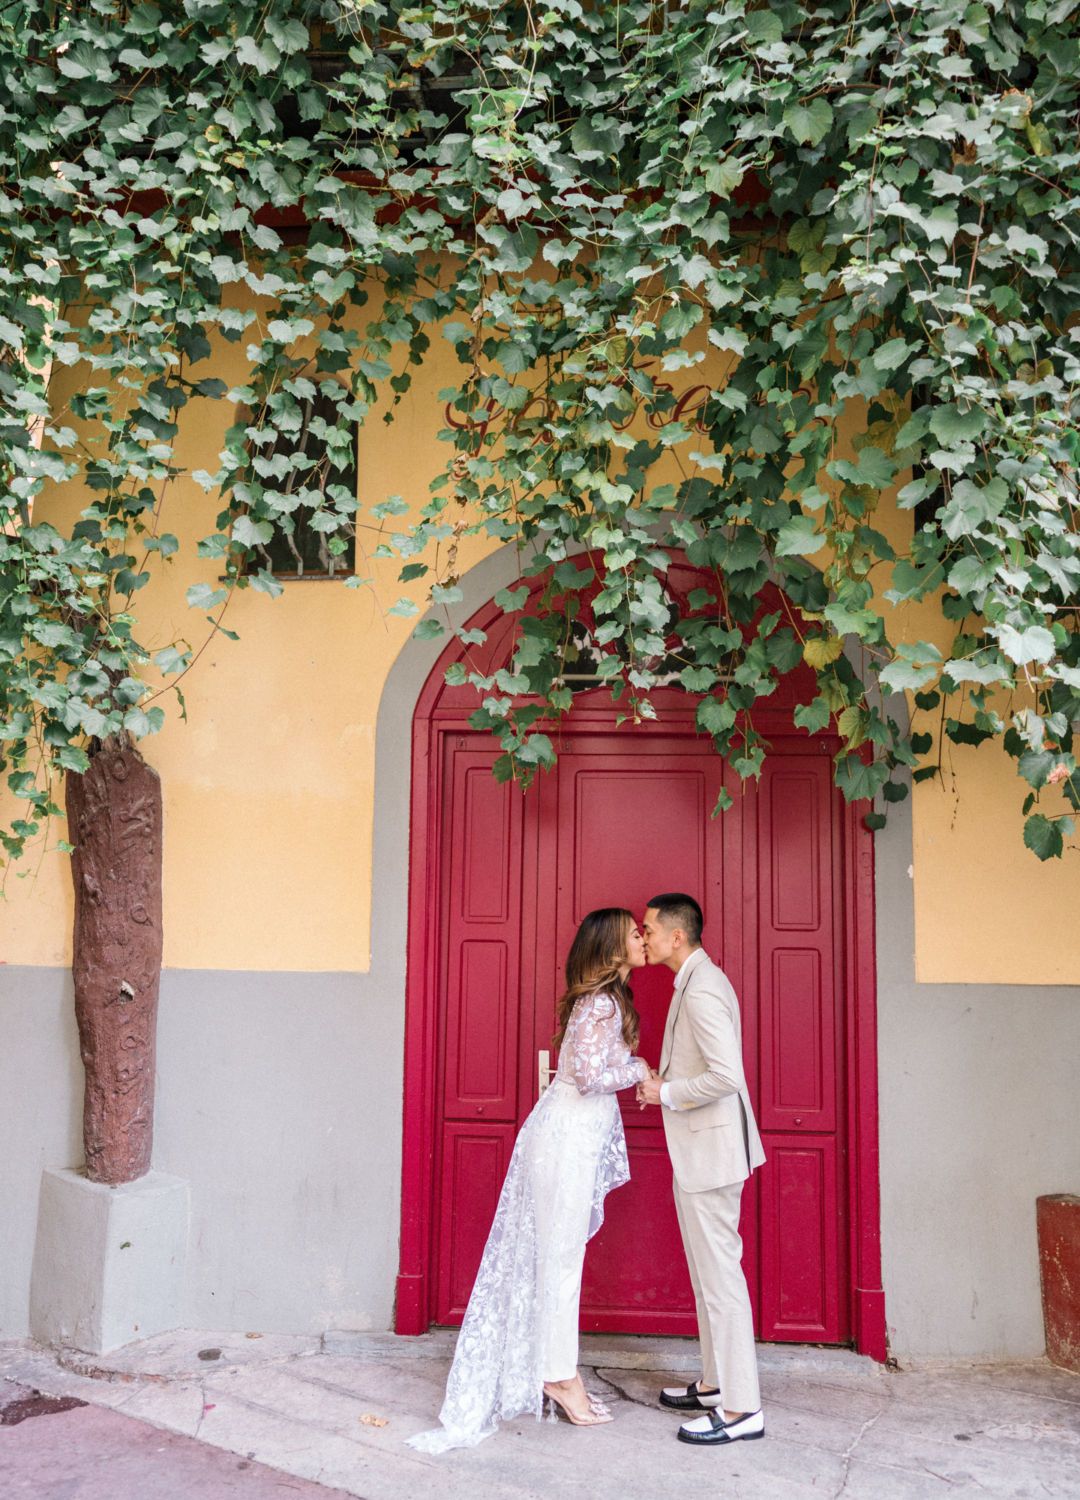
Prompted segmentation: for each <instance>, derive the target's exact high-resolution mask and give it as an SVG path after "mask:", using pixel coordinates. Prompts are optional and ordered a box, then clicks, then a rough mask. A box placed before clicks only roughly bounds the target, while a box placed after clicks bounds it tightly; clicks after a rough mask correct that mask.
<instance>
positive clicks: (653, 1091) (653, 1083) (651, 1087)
mask: <svg viewBox="0 0 1080 1500" xmlns="http://www.w3.org/2000/svg"><path fill="white" fill-rule="evenodd" d="M662 1082H663V1079H662V1078H661V1077H660V1074H659V1073H658V1072H657V1071H656V1069H655V1068H650V1069H649V1076H648V1078H646V1079H645V1080H644V1081H643V1082H642V1083H639V1084H638V1086H637V1102H638V1109H644V1108H645V1106H646V1105H647V1104H659V1103H660V1085H661V1083H662Z"/></svg>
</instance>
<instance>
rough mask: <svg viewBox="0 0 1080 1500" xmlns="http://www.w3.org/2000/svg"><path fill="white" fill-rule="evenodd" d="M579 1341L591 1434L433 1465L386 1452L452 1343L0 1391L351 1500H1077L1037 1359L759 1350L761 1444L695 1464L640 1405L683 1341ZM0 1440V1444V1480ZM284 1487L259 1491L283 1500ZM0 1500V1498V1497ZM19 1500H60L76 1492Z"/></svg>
mask: <svg viewBox="0 0 1080 1500" xmlns="http://www.w3.org/2000/svg"><path fill="white" fill-rule="evenodd" d="M582 1344H583V1348H582V1360H583V1374H585V1377H586V1384H587V1385H588V1386H589V1388H590V1389H591V1390H594V1391H597V1392H599V1393H601V1394H602V1395H603V1396H604V1397H605V1399H607V1400H608V1401H609V1402H610V1404H611V1406H612V1410H613V1412H614V1414H615V1419H616V1420H615V1421H614V1422H613V1423H612V1424H611V1425H609V1426H605V1427H601V1428H596V1429H592V1430H587V1429H578V1428H573V1427H571V1426H569V1424H567V1423H566V1422H557V1423H552V1422H537V1421H535V1420H533V1419H532V1418H528V1419H519V1420H517V1421H514V1422H510V1423H507V1424H505V1425H504V1426H503V1428H502V1430H501V1431H500V1432H499V1434H498V1435H497V1436H496V1437H494V1438H491V1439H489V1440H488V1441H486V1442H484V1443H482V1444H481V1445H480V1446H479V1447H478V1448H473V1449H466V1450H458V1451H456V1452H452V1453H449V1454H445V1455H443V1456H442V1457H439V1458H430V1457H427V1456H424V1455H421V1454H417V1453H413V1451H412V1450H411V1449H409V1448H406V1447H405V1446H404V1444H403V1440H404V1438H406V1437H407V1436H409V1434H411V1433H413V1432H418V1431H420V1430H422V1429H423V1428H425V1427H430V1426H433V1425H434V1423H435V1420H436V1415H437V1412H438V1409H439V1406H440V1404H441V1401H442V1393H443V1385H444V1382H445V1379H446V1372H447V1369H448V1368H449V1360H450V1354H451V1352H452V1335H445V1334H432V1335H428V1336H426V1337H424V1338H417V1339H402V1338H395V1337H393V1336H392V1335H389V1334H383V1335H378V1334H346V1333H341V1334H327V1335H325V1336H324V1337H323V1338H321V1339H320V1338H310V1339H305V1338H286V1337H284V1336H280V1335H271V1334H267V1335H266V1336H265V1337H260V1336H256V1335H248V1336H245V1335H242V1334H216V1335H215V1334H211V1333H183V1334H170V1335H164V1336H162V1337H161V1338H157V1339H148V1340H146V1341H145V1342H143V1343H140V1344H134V1345H130V1346H129V1347H128V1348H127V1349H125V1350H120V1351H117V1353H115V1354H113V1355H106V1356H97V1357H95V1356H83V1355H74V1356H72V1355H68V1354H61V1355H59V1356H58V1355H56V1354H54V1353H52V1352H50V1351H47V1350H43V1349H41V1348H38V1347H36V1346H34V1345H32V1344H29V1343H20V1344H8V1345H0V1378H4V1377H6V1379H7V1380H8V1381H17V1382H19V1383H21V1384H22V1385H24V1386H28V1387H33V1388H35V1389H36V1390H38V1391H42V1392H44V1393H46V1394H48V1395H53V1396H74V1397H77V1398H78V1399H79V1400H82V1401H85V1402H88V1403H89V1404H90V1405H91V1406H94V1407H98V1408H111V1409H112V1410H113V1411H114V1412H117V1413H120V1414H122V1415H124V1416H126V1417H133V1418H137V1419H138V1421H139V1422H141V1423H145V1424H148V1426H149V1427H150V1428H157V1429H160V1430H163V1431H165V1432H168V1433H175V1434H180V1435H182V1436H185V1437H187V1438H189V1439H190V1438H194V1439H196V1440H197V1441H198V1442H199V1443H201V1444H206V1445H208V1446H209V1447H210V1448H213V1449H217V1450H221V1451H222V1452H224V1453H228V1454H232V1455H236V1456H237V1459H238V1460H243V1461H246V1462H247V1463H250V1464H253V1465H258V1464H261V1465H265V1466H267V1467H268V1469H269V1470H274V1471H277V1472H278V1474H279V1475H280V1476H295V1480H300V1481H310V1482H312V1483H314V1484H317V1485H323V1486H327V1487H330V1488H333V1489H335V1490H340V1491H344V1492H345V1493H346V1494H347V1495H351V1496H355V1497H358V1500H446V1497H452V1496H456V1495H457V1496H462V1497H467V1500H549V1497H552V1496H555V1495H558V1496H560V1497H562V1496H566V1497H575V1496H580V1497H582V1500H699V1497H700V1500H705V1497H709V1500H713V1497H715V1496H716V1495H717V1493H718V1491H722V1493H723V1495H724V1496H725V1497H727V1496H730V1497H732V1500H841V1497H843V1500H924V1497H932V1496H933V1497H937V1496H946V1495H954V1494H957V1493H959V1492H961V1491H969V1492H970V1493H971V1494H972V1496H974V1495H976V1494H978V1495H985V1496H997V1497H1001V1500H1041V1497H1044V1496H1052V1497H1055V1500H1080V1377H1077V1376H1074V1375H1069V1374H1067V1373H1066V1372H1065V1371H1062V1370H1057V1369H1054V1368H1053V1367H1052V1366H1050V1365H1049V1364H1047V1363H1046V1362H1045V1361H1037V1362H1032V1363H1030V1364H1010V1365H997V1366H991V1365H980V1366H972V1365H963V1364H951V1365H950V1364H944V1363H935V1364H933V1365H929V1364H927V1365H925V1366H923V1367H922V1368H918V1369H911V1370H895V1371H887V1370H885V1369H884V1368H883V1367H881V1366H879V1365H875V1364H873V1363H872V1362H871V1361H870V1360H866V1359H863V1358H860V1357H859V1356H857V1355H854V1354H849V1353H847V1352H845V1351H841V1350H819V1349H809V1348H806V1349H804V1348H788V1349H783V1348H778V1347H776V1346H771V1347H770V1346H763V1347H762V1349H761V1350H760V1354H761V1366H762V1387H763V1404H764V1407H765V1413H766V1423H767V1433H766V1439H765V1441H764V1442H759V1443H739V1444H736V1445H734V1446H733V1447H731V1448H730V1449H719V1450H716V1449H706V1450H701V1449H696V1448H691V1447H688V1446H687V1445H686V1444H683V1443H677V1442H676V1441H675V1440H674V1438H675V1431H676V1428H677V1426H678V1418H677V1417H676V1416H675V1414H673V1413H669V1412H665V1411H663V1410H662V1409H661V1408H660V1407H658V1406H657V1404H656V1396H657V1392H658V1390H659V1388H660V1386H661V1385H664V1384H671V1383H674V1382H676V1381H686V1380H687V1379H690V1378H693V1375H694V1373H696V1371H697V1366H696V1361H695V1348H696V1346H695V1345H694V1344H693V1342H692V1341H690V1340H682V1339H634V1338H616V1337H609V1336H605V1335H600V1334H596V1335H590V1336H587V1337H585V1338H584V1339H583V1340H582ZM585 1366H587V1368H584V1367H585ZM69 1415H78V1414H77V1413H71V1414H64V1415H62V1416H49V1417H41V1418H37V1419H35V1422H36V1424H37V1425H38V1429H39V1431H40V1432H42V1433H44V1432H45V1431H46V1430H47V1429H45V1427H44V1424H45V1423H49V1422H56V1423H60V1422H64V1421H66V1420H67V1417H68V1416H69ZM27 1425H33V1424H27ZM19 1430H20V1429H19V1428H15V1429H12V1431H13V1432H15V1433H17V1432H18V1431H19ZM8 1436H9V1433H8V1431H7V1430H0V1479H2V1476H3V1473H4V1453H5V1441H6V1439H7V1438H8ZM8 1451H13V1450H11V1449H9V1450H8ZM252 1477H253V1478H254V1476H252ZM294 1482H295V1481H294ZM296 1488H298V1489H303V1488H305V1486H303V1485H297V1486H296ZM287 1489H288V1485H287V1484H286V1487H285V1488H284V1489H279V1491H278V1492H279V1493H280V1494H281V1495H282V1497H283V1500H284V1497H285V1494H286V1490H287ZM0 1493H3V1494H4V1495H5V1497H6V1496H7V1495H8V1494H9V1493H10V1494H15V1493H18V1492H17V1491H14V1490H12V1489H11V1488H10V1487H7V1488H5V1487H3V1486H2V1485H0ZM24 1493H27V1494H30V1493H33V1496H34V1500H67V1497H68V1496H69V1495H73V1494H75V1493H76V1492H75V1491H72V1490H69V1489H60V1488H56V1489H55V1490H50V1489H47V1488H41V1489H38V1490H36V1491H33V1492H31V1491H24ZM79 1493H81V1492H79ZM89 1493H90V1492H89V1491H87V1494H89ZM155 1493H156V1492H155ZM163 1493H167V1494H168V1495H169V1497H170V1500H182V1497H186V1496H187V1495H189V1494H190V1495H191V1496H195V1494H196V1493H198V1494H200V1495H201V1496H202V1497H203V1500H207V1497H209V1496H210V1495H211V1494H215V1493H216V1492H215V1491H213V1490H211V1489H207V1487H206V1486H205V1484H203V1485H202V1486H201V1487H199V1486H196V1487H192V1488H191V1489H187V1488H185V1487H183V1485H182V1484H181V1483H180V1482H179V1480H178V1481H177V1485H176V1487H175V1488H174V1489H172V1490H169V1491H164V1492H163ZM222 1493H224V1491H223V1492H222ZM230 1493H231V1491H230ZM102 1500H111V1497H110V1496H108V1495H107V1493H105V1492H103V1493H102ZM327 1500H331V1497H330V1496H329V1495H328V1496H327Z"/></svg>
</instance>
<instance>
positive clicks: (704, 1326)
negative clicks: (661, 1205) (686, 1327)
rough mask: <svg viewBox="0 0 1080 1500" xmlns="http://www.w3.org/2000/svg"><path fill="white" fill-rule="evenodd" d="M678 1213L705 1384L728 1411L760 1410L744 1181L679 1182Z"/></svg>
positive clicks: (676, 1209)
mask: <svg viewBox="0 0 1080 1500" xmlns="http://www.w3.org/2000/svg"><path fill="white" fill-rule="evenodd" d="M674 1187H675V1211H676V1213H677V1214H678V1216H679V1228H680V1230H681V1231H682V1239H683V1248H684V1249H685V1251H686V1260H687V1264H688V1265H689V1267H690V1281H691V1284H692V1285H693V1288H694V1300H695V1302H696V1304H697V1320H698V1334H699V1337H700V1339H701V1369H702V1383H703V1384H704V1385H711V1386H714V1387H718V1388H719V1390H720V1395H721V1397H722V1398H723V1403H724V1408H725V1410H727V1411H757V1410H758V1409H759V1407H760V1406H761V1392H760V1390H759V1388H758V1367H757V1349H756V1347H755V1345H754V1317H753V1313H752V1311H751V1308H750V1293H749V1291H748V1289H747V1285H746V1277H745V1276H744V1275H743V1269H742V1237H741V1236H740V1234H739V1204H740V1200H741V1199H742V1189H743V1185H742V1183H741V1182H733V1183H730V1184H729V1185H728V1186H727V1187H719V1188H710V1189H708V1190H707V1191H705V1192H704V1193H687V1192H684V1191H683V1189H682V1188H680V1186H679V1183H678V1180H676V1181H675V1184H674Z"/></svg>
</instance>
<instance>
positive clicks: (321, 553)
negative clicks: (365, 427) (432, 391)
mask: <svg viewBox="0 0 1080 1500" xmlns="http://www.w3.org/2000/svg"><path fill="white" fill-rule="evenodd" d="M298 405H299V408H300V414H301V425H300V430H299V432H290V433H287V434H284V435H283V436H281V437H279V438H277V439H276V440H275V442H274V443H266V444H261V445H260V444H253V445H252V450H251V451H252V453H253V454H254V455H256V456H257V457H259V458H261V459H265V460H267V462H268V463H269V462H272V460H273V458H274V456H275V453H276V452H277V451H278V449H280V450H281V451H282V452H284V453H289V454H292V453H296V452H302V453H303V454H304V455H305V457H306V458H307V459H308V460H309V461H310V462H309V463H307V464H306V465H299V464H298V465H297V466H296V467H295V468H294V469H292V470H290V471H289V472H288V473H287V474H286V475H284V477H272V478H271V477H268V476H267V477H262V483H263V485H264V486H265V490H266V493H267V497H268V498H270V497H271V492H273V494H276V495H282V496H292V495H295V494H297V493H299V492H300V491H302V490H309V491H311V490H316V491H320V492H321V493H322V494H323V495H327V490H328V487H329V486H333V485H341V487H342V488H343V489H345V490H347V491H348V493H349V496H350V497H352V498H355V496H356V488H357V471H358V441H359V428H358V426H357V425H356V424H355V423H354V424H353V429H352V444H351V446H350V449H349V458H348V460H347V462H346V463H345V464H344V465H342V463H341V461H340V459H339V461H338V462H337V463H332V462H331V458H330V454H329V451H328V448H327V444H326V441H325V439H324V438H322V437H320V436H319V433H320V432H321V431H322V430H323V427H322V424H323V423H325V425H326V426H327V427H334V426H335V425H336V424H337V420H338V412H337V407H336V406H335V404H334V401H333V400H332V398H331V397H330V396H327V395H324V394H323V392H322V391H321V390H320V391H319V392H318V394H317V395H315V396H313V397H311V398H310V399H305V400H301V401H299V402H298ZM251 425H252V426H255V427H257V426H259V425H260V422H259V420H258V416H255V417H254V418H253V419H252V422H251ZM338 453H339V454H340V449H339V450H338ZM327 499H328V504H329V507H330V509H331V510H333V509H334V508H335V507H334V503H333V497H332V496H330V495H328V496H327ZM318 514H319V508H318V506H317V504H303V503H301V504H299V505H297V507H296V508H295V509H294V510H291V511H289V512H288V514H287V515H285V516H281V517H279V518H278V519H277V520H276V521H275V532H274V537H273V540H272V541H270V542H268V543H267V544H266V546H264V547H262V546H261V547H259V548H258V549H257V554H258V555H257V560H256V561H255V562H254V563H253V568H255V569H257V568H269V569H270V571H271V572H272V573H277V574H280V575H282V576H283V577H285V578H290V577H291V578H310V577H327V576H334V575H337V574H345V573H351V572H353V571H354V569H355V566H356V528H355V525H354V524H353V523H352V522H351V521H350V522H349V523H348V524H347V525H345V526H343V527H341V528H339V529H338V530H337V531H331V532H324V531H320V530H319V529H318V527H317V526H314V525H312V520H313V518H315V517H317V515H318ZM290 526H291V532H290V531H289V530H288V529H287V528H289V527H290ZM283 527H284V528H286V529H285V531H284V534H283V531H282V528H283ZM335 538H340V540H341V541H343V542H345V544H346V545H345V550H344V552H339V553H337V554H336V555H335V554H334V553H333V552H332V551H331V550H330V544H331V542H332V541H333V540H334V539H335Z"/></svg>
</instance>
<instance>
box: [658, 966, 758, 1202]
mask: <svg viewBox="0 0 1080 1500" xmlns="http://www.w3.org/2000/svg"><path fill="white" fill-rule="evenodd" d="M660 1076H661V1078H663V1079H664V1080H665V1082H666V1083H667V1084H668V1086H669V1087H668V1092H669V1094H670V1096H671V1102H672V1104H673V1105H676V1106H677V1108H675V1109H667V1108H661V1113H662V1115H663V1117H664V1131H665V1133H666V1135H667V1147H668V1154H669V1155H670V1157H671V1165H672V1167H673V1168H674V1171H675V1177H676V1179H677V1180H678V1183H679V1186H680V1187H681V1188H682V1189H683V1191H684V1192H687V1193H703V1192H706V1191H707V1190H708V1189H710V1188H718V1187H726V1186H727V1185H728V1184H729V1183H734V1182H744V1181H745V1180H746V1178H747V1177H749V1175H750V1173H751V1172H752V1171H753V1169H754V1168H755V1167H760V1166H761V1164H762V1162H764V1160H765V1152H764V1151H763V1150H762V1146H761V1137H760V1136H759V1135H758V1128H757V1123H756V1121H755V1120H754V1111H753V1109H752V1108H751V1106H750V1095H749V1094H748V1093H747V1091H746V1077H745V1075H744V1073H743V1060H742V1026H741V1024H740V1019H739V1002H738V1000H737V999H736V997H735V991H734V990H733V989H732V988H731V985H730V983H729V982H728V978H727V976H726V974H725V973H724V972H723V970H722V969H718V968H717V966H716V965H715V964H714V963H712V962H711V960H710V959H709V956H708V954H707V953H706V952H705V950H704V949H703V948H699V949H698V950H697V951H696V952H695V953H693V954H691V956H690V957H689V958H688V959H687V961H686V966H685V968H684V970H683V973H682V976H681V980H680V983H679V986H678V988H677V989H676V991H675V994H674V995H673V996H672V997H671V1007H670V1009H669V1010H668V1016H667V1025H666V1026H665V1028H664V1045H663V1049H662V1051H661V1053H660Z"/></svg>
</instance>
